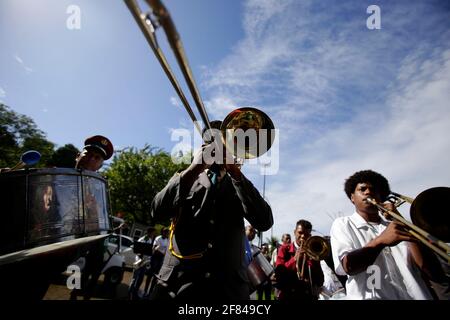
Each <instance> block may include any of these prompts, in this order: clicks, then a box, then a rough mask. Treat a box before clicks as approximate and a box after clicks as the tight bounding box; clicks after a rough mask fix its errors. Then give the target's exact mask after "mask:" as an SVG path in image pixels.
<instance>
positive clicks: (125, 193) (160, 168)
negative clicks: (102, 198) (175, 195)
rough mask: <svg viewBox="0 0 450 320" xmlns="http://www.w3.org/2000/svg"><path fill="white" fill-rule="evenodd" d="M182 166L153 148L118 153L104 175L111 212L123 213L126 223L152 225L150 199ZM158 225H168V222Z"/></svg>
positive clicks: (183, 165) (130, 149) (183, 166)
mask: <svg viewBox="0 0 450 320" xmlns="http://www.w3.org/2000/svg"><path fill="white" fill-rule="evenodd" d="M189 157H190V156H189ZM185 167H186V165H185V164H175V163H174V162H173V161H172V158H171V156H170V154H168V153H167V152H164V151H162V150H161V149H158V148H155V147H151V146H145V147H144V148H143V149H141V150H137V149H135V148H127V149H124V150H119V151H118V152H117V153H116V155H115V156H114V158H113V161H112V163H111V165H110V166H109V167H108V168H107V169H106V170H105V172H104V174H105V176H106V177H107V179H108V183H109V192H110V197H111V203H112V211H113V212H119V211H120V212H123V213H124V217H125V219H126V220H127V221H129V222H133V221H136V222H140V223H144V224H151V223H154V222H155V221H152V219H151V216H150V205H151V203H152V200H153V198H154V197H155V195H156V194H157V193H158V192H159V191H160V190H161V189H162V188H164V186H165V185H166V184H167V182H168V181H169V179H170V178H171V177H172V175H173V174H174V173H175V172H176V171H178V170H181V169H184V168H185ZM158 222H160V223H162V224H165V225H167V224H168V221H158Z"/></svg>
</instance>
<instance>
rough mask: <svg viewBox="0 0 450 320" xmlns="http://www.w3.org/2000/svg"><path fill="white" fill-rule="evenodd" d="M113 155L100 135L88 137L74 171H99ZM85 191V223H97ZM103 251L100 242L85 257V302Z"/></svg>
mask: <svg viewBox="0 0 450 320" xmlns="http://www.w3.org/2000/svg"><path fill="white" fill-rule="evenodd" d="M113 153H114V148H113V145H112V143H111V141H110V140H109V139H108V138H106V137H104V136H101V135H96V136H92V137H89V138H87V139H86V140H85V141H84V147H83V150H82V151H81V152H80V153H79V154H78V155H77V157H76V159H75V169H83V170H91V171H97V170H100V168H101V167H102V166H103V162H104V161H105V160H108V159H109V158H111V156H112V155H113ZM85 189H86V190H84V193H85V206H86V217H85V218H86V221H90V220H91V219H90V218H92V219H94V220H95V221H97V220H96V218H97V217H98V212H97V201H96V199H95V197H94V193H93V192H92V191H91V190H88V189H89V188H88V187H87V185H86V187H85ZM86 227H87V226H86ZM105 250H106V247H105V241H104V240H100V241H97V242H96V243H94V244H92V245H91V246H90V248H89V251H88V252H87V254H86V256H85V261H86V265H85V267H84V270H83V271H82V273H81V290H82V292H83V294H84V299H85V300H89V299H90V298H91V296H92V294H93V292H94V289H95V287H96V285H97V282H98V278H99V277H100V275H101V273H102V269H103V266H104V253H105ZM78 293H79V292H78V290H76V289H74V290H72V292H71V299H72V300H76V299H77V295H78Z"/></svg>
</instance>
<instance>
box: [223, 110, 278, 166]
mask: <svg viewBox="0 0 450 320" xmlns="http://www.w3.org/2000/svg"><path fill="white" fill-rule="evenodd" d="M274 128H275V127H274V125H273V122H272V120H271V119H270V118H269V116H268V115H267V114H265V113H264V112H262V111H261V110H258V109H256V108H250V107H246V108H239V109H236V110H234V111H232V112H230V113H229V114H228V115H227V116H226V117H225V119H224V120H223V122H222V125H221V127H220V130H221V132H222V136H223V137H224V140H225V147H226V148H227V150H228V151H229V152H230V153H231V154H233V155H235V156H236V157H237V158H241V159H253V158H257V157H259V156H261V155H263V154H264V153H266V152H267V151H268V150H269V149H270V147H271V146H272V144H273V141H274V139H275V130H273V129H274ZM239 129H241V130H239Z"/></svg>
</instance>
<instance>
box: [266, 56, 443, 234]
mask: <svg viewBox="0 0 450 320" xmlns="http://www.w3.org/2000/svg"><path fill="white" fill-rule="evenodd" d="M411 68H413V69H414V71H413V73H414V75H415V79H414V80H413V81H410V80H408V78H407V77H405V75H404V74H399V79H404V81H401V82H399V83H398V85H397V86H396V87H393V88H392V89H391V92H390V94H389V95H388V97H387V99H386V101H385V105H386V107H387V110H389V112H388V113H383V114H380V113H375V112H372V113H365V112H363V111H361V112H360V113H359V114H358V116H357V117H355V119H354V120H353V121H352V122H349V123H346V124H345V125H344V126H342V127H340V128H338V129H336V130H333V131H330V132H328V133H327V134H326V135H324V136H323V137H322V138H321V139H317V140H315V141H313V142H312V143H311V144H310V145H309V146H307V147H305V148H303V149H301V150H299V151H298V152H295V151H293V152H291V153H290V158H289V159H285V161H286V162H287V163H285V165H287V166H288V167H290V168H291V169H292V170H293V173H292V175H291V179H290V180H291V181H290V182H291V183H289V184H286V183H285V182H286V180H284V179H283V181H282V182H280V183H277V184H273V185H270V186H269V188H268V190H269V191H268V195H269V197H270V198H271V199H272V207H273V210H274V212H275V213H276V222H277V225H276V226H275V230H279V232H277V234H278V233H281V232H282V231H289V230H290V229H292V224H293V222H294V221H296V219H299V218H306V219H310V221H312V222H313V224H314V226H315V228H316V229H318V230H319V231H321V232H324V233H327V232H328V230H329V228H330V225H331V219H330V217H329V216H328V213H330V214H332V215H334V214H337V213H338V212H339V211H345V212H346V213H347V214H348V213H351V211H352V210H353V209H352V206H351V204H350V202H349V201H348V200H347V199H346V197H345V195H344V192H343V183H344V180H345V179H346V178H347V177H348V176H350V175H351V174H352V173H354V172H356V171H358V170H363V169H373V170H375V171H378V172H380V173H382V174H383V175H385V176H386V177H387V178H388V179H389V181H390V183H391V188H392V189H393V190H394V191H397V192H399V193H403V194H406V195H410V196H413V197H414V196H416V195H417V194H418V193H420V192H421V191H423V190H425V189H427V188H430V187H433V186H440V185H448V181H450V172H449V171H448V162H449V161H450V144H449V143H448V136H447V135H448V128H449V127H450V113H449V111H448V110H449V103H448V101H450V50H447V51H444V52H442V53H441V56H440V57H436V58H435V59H434V60H426V61H422V62H419V61H417V60H415V61H411V62H409V63H407V64H406V65H404V66H403V69H402V70H403V72H410V69H411ZM311 155H312V156H311ZM305 157H307V158H308V159H306V160H305ZM302 167H304V168H306V169H305V171H302V170H296V168H302ZM407 209H408V208H406V210H407ZM404 210H405V209H404ZM293 211H294V212H293ZM404 213H406V215H407V214H408V212H407V211H406V212H404ZM407 216H408V215H407Z"/></svg>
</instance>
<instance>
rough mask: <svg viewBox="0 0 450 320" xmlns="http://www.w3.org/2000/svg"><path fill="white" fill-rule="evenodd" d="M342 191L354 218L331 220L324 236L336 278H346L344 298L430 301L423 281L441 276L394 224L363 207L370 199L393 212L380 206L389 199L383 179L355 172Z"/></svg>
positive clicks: (424, 252) (425, 253)
mask: <svg viewBox="0 0 450 320" xmlns="http://www.w3.org/2000/svg"><path fill="white" fill-rule="evenodd" d="M344 190H345V193H346V194H347V197H348V198H349V199H350V201H351V202H352V203H353V204H354V206H355V213H354V214H353V215H351V216H347V217H340V218H337V219H336V220H335V221H334V222H333V225H332V227H331V232H330V235H331V247H332V252H333V260H334V264H335V266H336V273H337V274H338V275H348V280H347V283H346V290H347V298H348V299H352V300H359V299H386V300H411V299H412V300H427V299H433V293H432V291H431V290H430V289H429V288H428V287H427V283H426V281H425V279H426V280H427V281H428V280H433V281H434V280H436V279H438V278H441V277H442V276H443V272H442V269H441V267H440V265H439V262H438V260H437V259H436V257H435V256H434V255H433V253H432V252H431V251H430V250H429V249H428V248H426V247H425V246H423V245H422V244H421V243H418V242H417V241H415V240H414V238H413V237H412V236H411V235H410V234H409V233H408V232H407V231H406V230H405V229H404V227H403V226H402V225H401V224H400V223H398V222H396V221H389V220H387V219H385V218H384V217H382V216H381V215H380V214H379V212H378V208H377V207H376V206H374V205H373V204H371V203H369V202H368V201H367V198H372V199H374V200H376V201H377V202H378V203H382V205H383V206H384V207H385V208H387V209H389V210H394V211H395V206H394V205H393V204H392V203H391V202H388V201H386V200H387V197H388V195H389V194H390V187H389V183H388V181H387V179H386V178H385V177H383V176H382V175H381V174H379V173H377V172H374V171H372V170H364V171H359V172H356V173H355V174H353V175H352V176H351V177H349V178H348V179H347V180H346V181H345V185H344ZM385 201H386V202H385ZM422 276H423V277H422ZM424 278H425V279H424Z"/></svg>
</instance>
